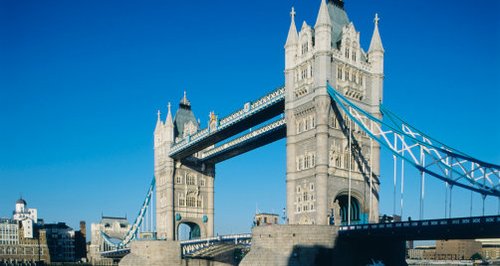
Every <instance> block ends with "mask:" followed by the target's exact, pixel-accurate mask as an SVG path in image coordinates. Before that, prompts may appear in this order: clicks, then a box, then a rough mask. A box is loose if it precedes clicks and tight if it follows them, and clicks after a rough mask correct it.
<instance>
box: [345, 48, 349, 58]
mask: <svg viewBox="0 0 500 266" xmlns="http://www.w3.org/2000/svg"><path fill="white" fill-rule="evenodd" d="M345 57H346V58H349V48H348V47H346V48H345Z"/></svg>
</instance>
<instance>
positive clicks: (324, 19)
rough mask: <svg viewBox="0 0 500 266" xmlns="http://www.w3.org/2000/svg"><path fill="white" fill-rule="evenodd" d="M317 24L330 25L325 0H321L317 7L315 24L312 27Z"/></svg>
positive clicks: (317, 25)
mask: <svg viewBox="0 0 500 266" xmlns="http://www.w3.org/2000/svg"><path fill="white" fill-rule="evenodd" d="M319 26H332V21H331V19H330V14H329V13H328V6H327V5H326V1H325V0H321V6H320V7H319V12H318V18H316V25H314V28H317V27H319Z"/></svg>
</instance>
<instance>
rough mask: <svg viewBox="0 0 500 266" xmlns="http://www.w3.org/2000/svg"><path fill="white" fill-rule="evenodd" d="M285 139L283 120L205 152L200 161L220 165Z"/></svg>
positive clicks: (284, 123) (284, 122)
mask: <svg viewBox="0 0 500 266" xmlns="http://www.w3.org/2000/svg"><path fill="white" fill-rule="evenodd" d="M285 137H286V121H285V119H284V118H281V119H279V120H277V121H275V122H272V123H269V124H266V125H265V126H263V127H261V128H259V129H256V130H253V131H251V132H250V133H248V134H246V135H243V136H241V137H239V138H236V139H234V140H232V141H229V142H227V143H224V144H222V145H220V146H217V147H214V148H212V149H209V150H207V151H203V153H202V154H201V156H200V158H199V159H201V161H202V162H210V163H220V162H222V161H224V160H227V159H230V158H233V157H235V156H238V155H240V154H243V153H245V152H248V151H251V150H253V149H257V148H259V147H262V146H265V145H267V144H269V143H272V142H274V141H277V140H280V139H283V138H285Z"/></svg>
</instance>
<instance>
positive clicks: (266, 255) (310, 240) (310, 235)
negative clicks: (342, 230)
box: [240, 225, 338, 266]
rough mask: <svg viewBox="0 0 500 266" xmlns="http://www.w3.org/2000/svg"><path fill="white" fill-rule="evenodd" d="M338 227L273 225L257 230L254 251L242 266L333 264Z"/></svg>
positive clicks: (255, 228)
mask: <svg viewBox="0 0 500 266" xmlns="http://www.w3.org/2000/svg"><path fill="white" fill-rule="evenodd" d="M337 231H338V227H335V226H326V225H269V226H259V227H254V229H253V230H252V248H251V250H250V252H249V253H248V254H247V255H246V256H245V258H244V259H243V261H242V262H241V264H240V265H244V266H250V265H320V264H324V263H327V262H329V261H331V257H330V256H331V254H332V250H333V248H334V245H335V240H336V238H337Z"/></svg>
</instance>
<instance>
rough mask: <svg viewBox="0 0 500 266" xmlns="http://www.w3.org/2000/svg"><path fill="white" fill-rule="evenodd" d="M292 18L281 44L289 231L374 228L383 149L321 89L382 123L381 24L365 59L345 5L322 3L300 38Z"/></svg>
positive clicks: (339, 0) (330, 0) (332, 0)
mask: <svg viewBox="0 0 500 266" xmlns="http://www.w3.org/2000/svg"><path fill="white" fill-rule="evenodd" d="M291 18H292V19H291V25H290V29H289V32H288V37H287V40H286V44H285V87H286V97H285V116H286V121H287V178H286V182H287V213H288V219H289V223H290V224H320V225H321V224H330V223H332V222H333V220H334V219H335V220H336V221H335V223H337V224H338V222H342V223H347V222H348V221H349V222H351V223H358V222H367V221H371V222H373V221H377V220H378V191H379V180H378V176H379V173H380V171H379V168H380V159H379V158H380V147H379V146H378V145H377V144H376V143H374V142H373V141H370V139H369V138H368V137H367V136H366V134H364V132H362V130H360V129H359V128H358V127H357V126H355V125H354V122H350V121H349V120H348V117H347V116H346V115H345V114H343V112H342V111H340V110H339V109H338V108H336V106H335V105H333V106H332V100H331V98H330V97H329V95H328V93H327V89H326V88H327V86H326V84H327V82H329V83H330V84H331V85H332V86H333V87H334V88H335V89H336V90H337V91H340V92H341V93H343V94H344V95H345V96H347V97H348V98H349V99H350V100H351V101H353V102H355V103H356V104H357V105H358V106H360V107H361V108H363V109H364V110H366V111H368V112H370V113H372V114H374V115H375V116H377V117H380V116H381V114H380V112H379V104H380V102H381V100H382V87H383V73H384V69H383V59H384V49H383V46H382V42H381V39H380V34H379V31H378V17H376V18H375V29H374V32H373V36H372V40H371V44H370V48H369V50H368V53H366V52H364V51H363V49H362V48H361V47H360V42H359V32H357V31H356V29H355V27H354V24H353V23H352V22H350V21H349V18H348V16H347V13H346V11H345V9H344V2H343V1H342V0H328V1H325V0H322V1H321V5H320V8H319V12H318V16H317V19H316V24H315V25H314V28H312V27H311V26H309V25H307V23H306V22H305V21H304V23H303V24H302V27H301V29H300V32H297V29H296V26H295V11H294V10H293V8H292V12H291ZM350 133H351V134H350ZM349 135H351V137H349ZM349 184H350V185H349ZM370 188H371V189H370ZM349 195H350V198H349ZM349 199H350V200H349ZM370 203H371V204H370ZM370 205H371V206H370ZM349 207H350V210H349ZM335 212H338V214H335ZM348 215H349V216H350V219H349V217H348ZM335 216H337V217H335Z"/></svg>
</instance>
